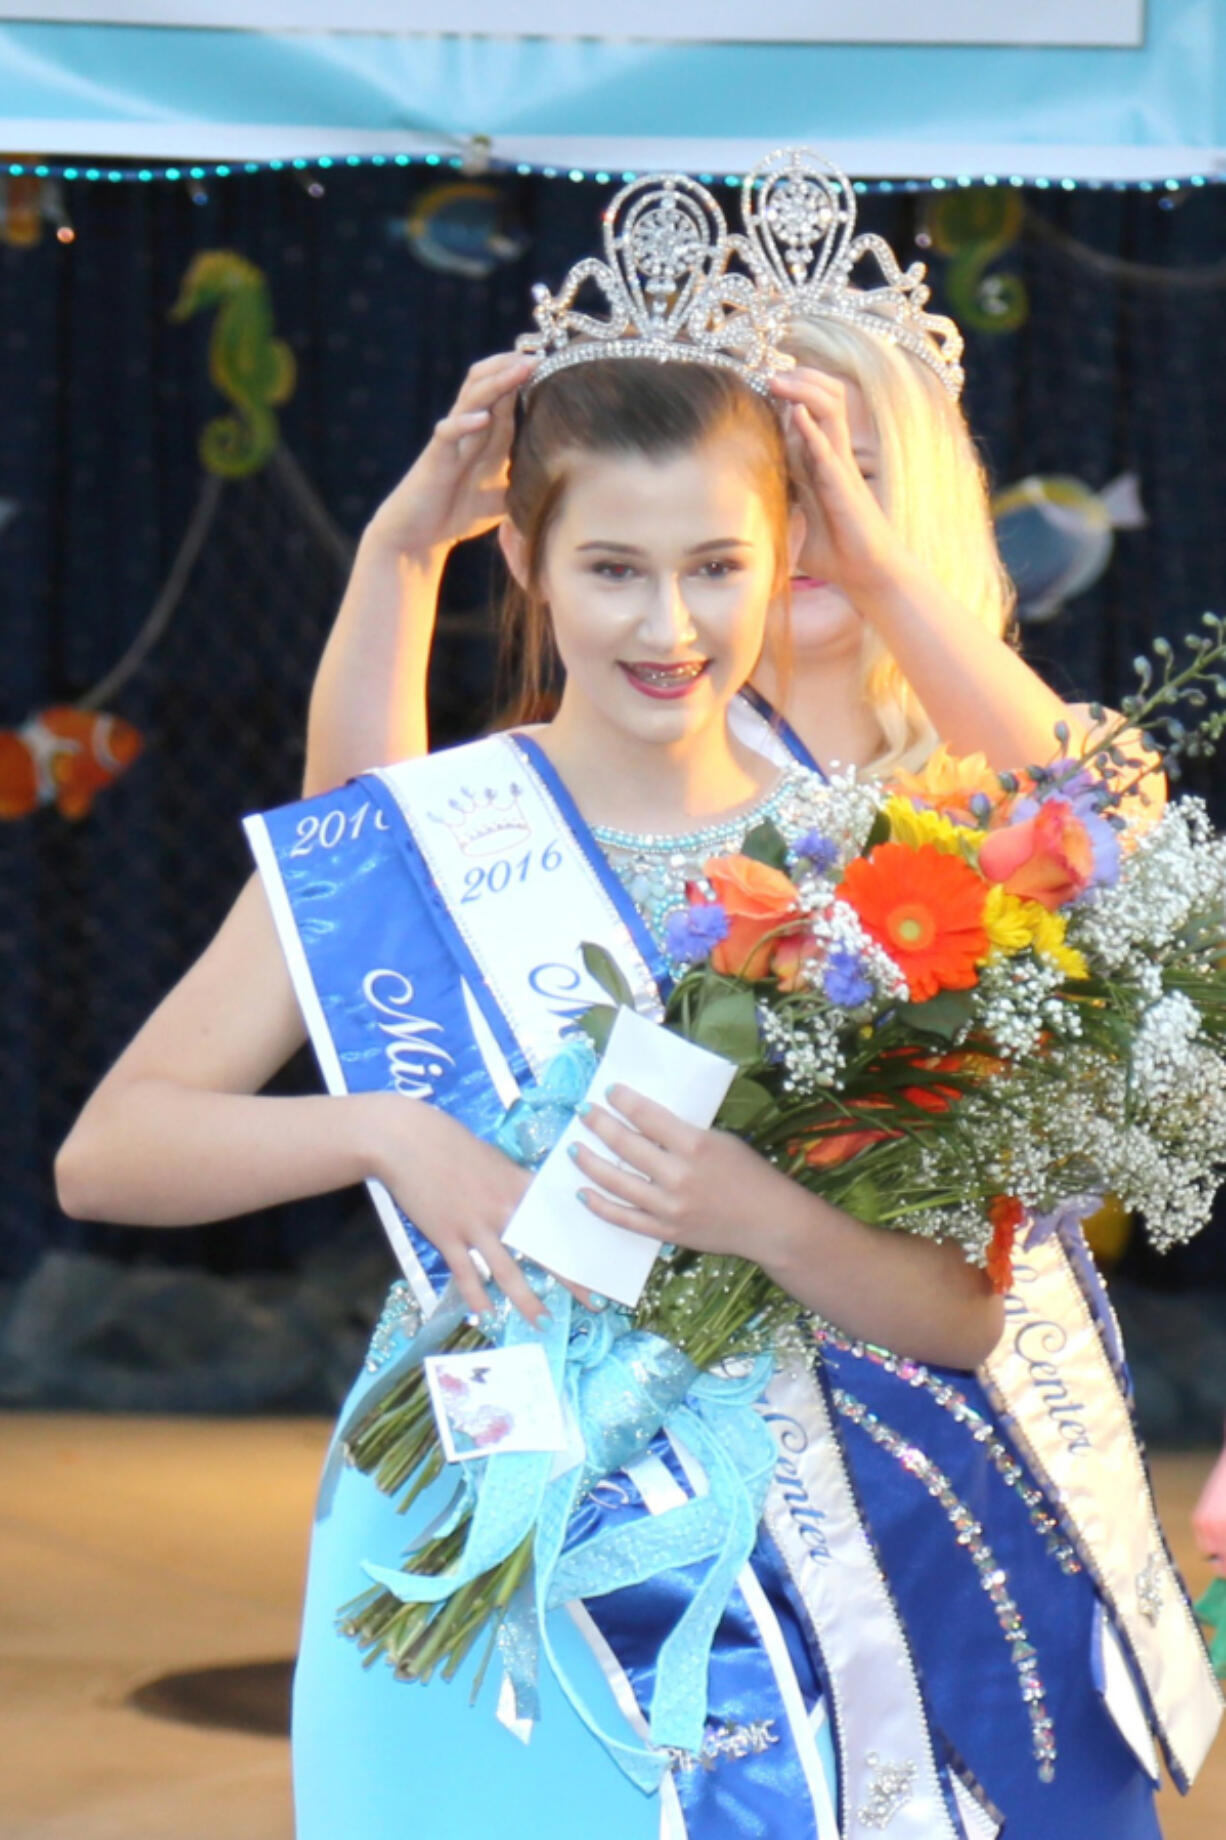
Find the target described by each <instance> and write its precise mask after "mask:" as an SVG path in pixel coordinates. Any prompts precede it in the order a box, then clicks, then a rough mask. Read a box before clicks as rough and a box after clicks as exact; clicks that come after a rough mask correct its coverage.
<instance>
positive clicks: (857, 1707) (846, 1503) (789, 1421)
mask: <svg viewBox="0 0 1226 1840" xmlns="http://www.w3.org/2000/svg"><path fill="white" fill-rule="evenodd" d="M763 1411H764V1416H765V1418H766V1420H767V1423H768V1424H770V1426H771V1428H772V1429H773V1431H774V1433H775V1438H776V1441H777V1442H778V1445H779V1453H780V1454H779V1467H778V1469H777V1470H776V1472H775V1482H774V1485H773V1487H772V1488H771V1491H770V1494H769V1496H768V1497H767V1502H766V1514H765V1525H766V1529H767V1531H768V1533H769V1534H770V1536H771V1538H772V1539H773V1540H774V1542H775V1545H776V1547H777V1548H778V1551H779V1554H780V1557H781V1558H782V1560H783V1563H784V1564H785V1566H786V1567H787V1569H788V1572H789V1573H790V1575H791V1577H792V1580H793V1582H794V1583H795V1585H796V1588H797V1590H798V1592H799V1594H800V1597H801V1599H802V1601H803V1603H804V1606H805V1609H806V1611H807V1613H808V1615H809V1616H810V1617H811V1619H812V1622H813V1627H814V1631H815V1633H816V1635H817V1639H818V1644H819V1646H820V1649H821V1652H822V1656H823V1658H824V1660H825V1662H826V1665H827V1668H828V1670H829V1674H830V1679H831V1683H832V1687H833V1693H834V1700H835V1704H834V1708H833V1725H834V1734H835V1742H836V1745H837V1749H838V1754H839V1766H840V1768H839V1775H840V1779H841V1784H842V1800H843V1833H844V1835H846V1836H848V1837H850V1836H853V1835H859V1834H868V1833H870V1832H876V1831H880V1830H881V1829H882V1828H884V1827H885V1826H886V1825H887V1823H888V1826H889V1830H890V1834H891V1836H893V1837H894V1840H951V1837H952V1836H957V1840H962V1834H963V1830H962V1829H961V1828H960V1827H959V1826H958V1824H957V1823H956V1822H955V1820H954V1818H953V1816H952V1815H951V1814H950V1811H949V1808H948V1806H947V1804H946V1800H945V1795H944V1792H943V1789H942V1784H941V1777H940V1773H939V1770H938V1766H937V1760H936V1757H935V1755H934V1752H933V1747H932V1739H931V1737H930V1735H929V1732H928V1725H927V1720H926V1718H925V1715H924V1708H923V1701H922V1699H921V1696H920V1689H919V1682H918V1680H917V1678H916V1673H915V1667H914V1664H913V1662H912V1659H911V1651H910V1648H909V1646H908V1643H907V1638H906V1636H905V1634H904V1632H903V1628H902V1624H901V1622H900V1620H899V1616H898V1611H897V1609H896V1608H895V1605H894V1600H893V1598H892V1597H891V1595H890V1592H889V1588H888V1586H887V1585H886V1582H885V1579H884V1578H883V1576H882V1573H881V1568H880V1566H879V1565H878V1563H877V1560H876V1556H875V1554H874V1552H873V1549H872V1546H871V1544H870V1542H869V1540H868V1537H867V1535H866V1534H865V1531H864V1527H863V1524H862V1522H861V1520H860V1515H859V1511H858V1509H857V1507H856V1503H855V1497H854V1495H853V1494H852V1490H851V1485H850V1482H849V1480H848V1476H847V1471H846V1467H845V1465H844V1461H843V1453H842V1450H841V1448H840V1445H839V1440H838V1436H837V1434H836V1432H835V1429H834V1426H833V1424H832V1423H831V1419H830V1412H829V1408H828V1406H827V1404H826V1397H825V1394H824V1392H823V1391H822V1388H821V1387H820V1385H819V1384H818V1383H817V1381H816V1380H814V1378H813V1377H812V1375H810V1374H789V1373H786V1372H785V1373H781V1374H777V1375H776V1376H775V1378H774V1380H772V1382H771V1384H770V1388H769V1390H768V1392H767V1395H766V1400H765V1403H764V1407H763ZM959 1800H960V1804H961V1800H962V1798H959ZM965 1803H966V1806H965V1807H964V1808H961V1810H960V1811H961V1812H962V1813H963V1815H964V1817H965V1818H966V1827H965V1832H966V1833H967V1834H969V1835H972V1836H974V1840H980V1836H982V1837H983V1840H992V1836H994V1835H995V1834H996V1833H997V1832H998V1831H999V1828H998V1825H997V1823H996V1822H995V1821H994V1820H992V1819H991V1817H990V1816H989V1815H988V1814H987V1813H986V1811H985V1810H984V1809H982V1808H981V1807H979V1806H978V1804H977V1803H975V1802H974V1800H973V1798H972V1797H971V1796H970V1795H969V1794H967V1795H966V1796H965Z"/></svg>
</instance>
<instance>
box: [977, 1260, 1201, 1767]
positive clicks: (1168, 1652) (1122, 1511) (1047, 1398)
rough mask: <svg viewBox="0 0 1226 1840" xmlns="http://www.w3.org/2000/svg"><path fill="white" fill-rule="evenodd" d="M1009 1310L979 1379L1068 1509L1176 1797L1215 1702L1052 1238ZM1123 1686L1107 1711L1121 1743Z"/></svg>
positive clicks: (1111, 1375) (1023, 1277) (1193, 1627)
mask: <svg viewBox="0 0 1226 1840" xmlns="http://www.w3.org/2000/svg"><path fill="white" fill-rule="evenodd" d="M1005 1312H1006V1316H1005V1332H1004V1334H1003V1336H1002V1337H1001V1339H1000V1342H999V1343H998V1344H997V1346H996V1348H995V1349H994V1350H993V1352H992V1354H991V1355H990V1356H989V1357H988V1359H987V1361H986V1362H985V1363H984V1365H983V1367H982V1368H981V1369H980V1377H981V1379H982V1380H983V1382H984V1384H985V1386H986V1387H987V1389H988V1391H989V1392H990V1393H991V1395H992V1397H993V1399H994V1401H995V1403H996V1405H997V1408H998V1410H999V1411H1000V1412H1001V1414H1002V1416H1003V1417H1004V1418H1005V1419H1006V1421H1007V1422H1008V1424H1009V1427H1010V1430H1011V1432H1012V1434H1013V1435H1014V1437H1015V1438H1016V1440H1017V1442H1018V1444H1019V1445H1020V1446H1021V1449H1022V1451H1023V1453H1024V1455H1025V1456H1026V1457H1027V1458H1028V1459H1029V1462H1030V1466H1031V1468H1032V1469H1033V1470H1034V1471H1035V1473H1036V1474H1037V1475H1038V1476H1039V1477H1040V1478H1043V1479H1045V1480H1046V1481H1047V1483H1048V1485H1049V1487H1050V1489H1051V1491H1052V1494H1053V1499H1054V1500H1055V1501H1056V1502H1057V1503H1058V1504H1059V1505H1060V1507H1062V1509H1063V1511H1064V1514H1065V1516H1066V1518H1067V1520H1068V1522H1069V1524H1070V1526H1071V1529H1072V1531H1073V1533H1074V1534H1075V1536H1076V1539H1077V1543H1078V1545H1079V1547H1080V1549H1081V1552H1082V1554H1083V1556H1084V1557H1085V1558H1086V1560H1087V1561H1088V1563H1089V1565H1090V1567H1091V1571H1092V1574H1093V1576H1094V1579H1095V1582H1096V1583H1097V1585H1098V1587H1099V1589H1100V1590H1101V1591H1102V1593H1103V1596H1104V1598H1105V1599H1106V1602H1107V1604H1108V1605H1109V1606H1110V1608H1111V1610H1112V1611H1113V1613H1114V1617H1115V1621H1116V1623H1117V1626H1118V1628H1119V1630H1120V1632H1121V1634H1122V1636H1123V1638H1124V1641H1125V1643H1126V1644H1127V1647H1128V1648H1129V1649H1130V1650H1131V1653H1132V1656H1133V1659H1134V1661H1135V1663H1136V1665H1137V1668H1138V1669H1139V1671H1140V1674H1141V1677H1142V1680H1143V1681H1144V1684H1145V1688H1146V1691H1147V1693H1148V1696H1149V1701H1150V1707H1151V1711H1152V1715H1153V1717H1154V1719H1155V1721H1156V1723H1157V1726H1158V1729H1159V1731H1160V1733H1161V1735H1162V1737H1163V1739H1164V1742H1165V1744H1166V1748H1167V1752H1168V1757H1169V1761H1170V1766H1171V1774H1172V1775H1173V1776H1174V1778H1175V1780H1176V1782H1177V1783H1178V1784H1179V1786H1180V1787H1181V1788H1184V1787H1186V1786H1187V1784H1188V1783H1190V1782H1191V1781H1192V1779H1193V1778H1194V1777H1195V1775H1196V1773H1197V1771H1198V1770H1199V1768H1200V1766H1201V1764H1202V1763H1203V1762H1204V1759H1205V1756H1206V1753H1207V1752H1208V1750H1209V1746H1210V1745H1211V1744H1212V1742H1213V1738H1214V1734H1215V1733H1216V1731H1217V1727H1218V1722H1219V1720H1220V1719H1221V1716H1222V1695H1221V1691H1220V1689H1219V1687H1218V1684H1217V1681H1216V1680H1215V1679H1214V1676H1213V1671H1212V1668H1211V1667H1210V1665H1209V1660H1208V1656H1207V1654H1206V1652H1205V1644H1204V1640H1203V1638H1202V1636H1201V1633H1200V1629H1199V1627H1198V1626H1197V1623H1196V1621H1195V1618H1194V1617H1193V1615H1192V1610H1191V1607H1190V1605H1189V1603H1188V1599H1187V1596H1186V1593H1185V1591H1184V1588H1183V1584H1182V1582H1181V1580H1180V1578H1179V1576H1178V1574H1177V1572H1176V1571H1175V1568H1174V1566H1173V1565H1172V1563H1171V1559H1170V1555H1169V1553H1168V1552H1167V1547H1166V1541H1165V1539H1164V1537H1163V1534H1162V1529H1161V1527H1160V1525H1159V1522H1158V1516H1157V1512H1156V1509H1155V1507H1154V1499H1153V1494H1152V1491H1151V1488H1150V1481H1149V1474H1148V1471H1147V1469H1146V1466H1145V1459H1144V1457H1143V1456H1142V1454H1141V1451H1140V1449H1139V1447H1138V1444H1137V1440H1136V1436H1135V1434H1134V1431H1133V1425H1132V1415H1131V1413H1130V1411H1129V1409H1128V1403H1127V1401H1126V1400H1125V1399H1124V1397H1123V1395H1122V1393H1121V1391H1120V1386H1119V1381H1118V1379H1117V1377H1116V1374H1115V1370H1114V1369H1113V1367H1112V1365H1111V1362H1110V1361H1109V1359H1108V1358H1107V1352H1106V1350H1105V1348H1104V1347H1103V1343H1102V1337H1101V1334H1100V1331H1099V1328H1098V1325H1097V1324H1096V1322H1095V1320H1094V1317H1093V1314H1092V1313H1091V1311H1090V1308H1089V1305H1088V1304H1087V1302H1086V1299H1085V1297H1084V1295H1083V1294H1082V1290H1081V1286H1080V1285H1079V1284H1078V1283H1077V1280H1076V1277H1075V1275H1074V1273H1073V1271H1072V1268H1071V1266H1070V1263H1069V1259H1068V1256H1067V1254H1066V1253H1065V1250H1064V1248H1063V1246H1061V1244H1060V1242H1059V1240H1058V1239H1057V1238H1055V1236H1053V1237H1052V1238H1051V1239H1049V1240H1048V1241H1046V1242H1045V1243H1044V1244H1043V1245H1041V1246H1037V1247H1036V1248H1035V1249H1034V1250H1033V1251H1030V1252H1027V1253H1026V1254H1025V1256H1024V1258H1022V1259H1020V1260H1018V1261H1017V1262H1016V1263H1015V1265H1014V1280H1013V1289H1012V1290H1011V1292H1010V1293H1009V1295H1008V1297H1007V1298H1006V1300H1005ZM1122 1687H1123V1683H1122V1682H1120V1683H1119V1684H1118V1685H1117V1687H1116V1689H1115V1691H1114V1692H1111V1693H1109V1694H1108V1704H1110V1705H1112V1706H1113V1710H1115V1711H1116V1714H1117V1720H1118V1722H1119V1724H1120V1726H1121V1729H1123V1730H1124V1735H1125V1736H1126V1737H1127V1736H1128V1735H1129V1734H1128V1729H1127V1727H1128V1724H1129V1710H1130V1709H1129V1707H1128V1701H1127V1695H1126V1693H1123V1692H1122Z"/></svg>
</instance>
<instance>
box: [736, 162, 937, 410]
mask: <svg viewBox="0 0 1226 1840" xmlns="http://www.w3.org/2000/svg"><path fill="white" fill-rule="evenodd" d="M741 212H742V217H743V220H744V224H745V237H744V240H743V249H742V254H743V257H744V260H745V262H746V264H747V265H748V267H749V268H750V270H751V271H752V273H753V274H754V275H755V276H756V277H757V280H758V283H759V286H761V287H762V288H765V289H770V288H773V289H775V290H777V291H778V294H779V295H780V296H782V298H783V299H784V300H785V301H786V302H787V311H788V317H789V319H799V320H805V319H824V318H829V319H841V320H846V321H847V322H848V323H849V324H850V325H853V326H859V327H862V328H863V329H864V330H865V331H867V332H871V333H873V334H875V335H876V337H877V338H880V339H885V340H886V341H887V342H888V343H890V344H892V345H901V346H903V347H904V348H905V349H906V350H907V351H909V352H911V353H912V354H913V355H914V356H915V357H917V358H919V359H920V360H921V362H922V363H924V364H926V365H927V366H928V368H929V370H931V371H933V372H935V374H936V375H937V376H938V377H939V378H940V380H941V382H942V383H943V384H944V386H945V388H946V389H947V390H948V391H949V394H950V395H951V396H952V397H953V398H954V399H955V400H956V399H957V397H958V395H959V394H960V392H961V389H962V383H963V378H964V375H965V373H964V372H963V369H962V365H961V362H960V360H961V357H962V334H961V333H960V332H959V331H958V328H957V327H956V326H955V325H954V322H953V321H952V320H951V319H946V318H945V317H944V316H943V315H942V314H939V313H927V312H925V311H924V309H925V307H926V305H927V302H928V298H929V294H930V289H929V288H928V287H927V285H926V284H925V281H924V275H925V273H926V272H927V271H926V270H925V267H924V264H923V263H922V262H913V263H912V264H911V266H910V268H908V269H906V270H905V271H904V270H903V269H901V268H900V267H899V266H898V262H897V260H896V259H895V256H894V251H893V250H892V249H891V248H890V245H889V244H888V243H887V242H886V241H885V240H884V238H883V237H880V236H873V235H870V234H867V233H865V234H863V235H860V236H856V235H855V234H854V233H855V228H856V194H855V189H854V188H853V186H852V183H851V180H850V179H849V178H848V177H847V175H846V173H843V172H840V171H839V169H838V167H837V166H834V165H832V164H831V162H830V161H829V160H824V159H823V158H822V157H821V155H820V154H817V153H814V152H813V151H812V150H811V149H810V148H808V147H785V148H782V149H780V151H778V152H777V153H771V154H768V155H767V157H766V158H765V159H764V160H760V161H759V162H758V164H757V165H756V166H755V167H754V169H753V171H752V172H751V173H748V174H747V175H746V178H745V181H744V184H743V185H742V187H741ZM866 257H871V258H872V259H873V261H874V262H875V264H876V267H877V277H876V280H875V281H874V282H873V283H872V284H871V285H870V284H868V283H867V282H865V281H861V282H859V283H853V281H852V274H853V271H854V270H855V269H856V268H857V267H858V266H859V264H860V263H861V262H862V261H863V260H864V259H865V258H866Z"/></svg>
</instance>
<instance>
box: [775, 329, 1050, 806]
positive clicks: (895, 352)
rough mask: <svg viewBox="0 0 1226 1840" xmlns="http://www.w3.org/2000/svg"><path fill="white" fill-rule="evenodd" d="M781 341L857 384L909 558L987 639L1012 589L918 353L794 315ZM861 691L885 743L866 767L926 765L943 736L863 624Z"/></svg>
mask: <svg viewBox="0 0 1226 1840" xmlns="http://www.w3.org/2000/svg"><path fill="white" fill-rule="evenodd" d="M787 348H788V349H789V350H790V351H791V352H792V353H793V355H794V356H795V357H796V358H798V359H799V361H800V362H801V363H802V364H807V365H812V366H813V367H814V368H815V369H817V370H823V371H829V372H831V373H832V374H833V375H835V376H837V377H841V378H843V379H845V380H847V381H850V382H852V383H856V384H858V385H859V387H860V389H861V390H862V391H863V394H864V400H865V403H866V404H867V407H868V411H869V414H870V415H871V416H872V419H873V423H874V426H875V428H876V431H877V438H878V442H879V446H880V480H879V484H878V488H877V489H878V492H879V494H880V497H881V502H882V505H883V506H884V509H885V513H886V516H887V517H888V518H889V520H890V523H891V524H892V525H893V526H894V528H895V530H896V531H897V532H898V534H899V536H900V538H901V539H902V541H903V543H904V544H905V545H906V547H907V548H908V549H909V550H910V551H911V553H912V555H914V556H916V557H917V558H918V560H919V561H920V562H921V563H922V564H923V565H924V566H925V567H926V568H928V569H929V570H931V572H932V574H933V575H935V576H936V578H937V580H938V581H939V582H940V583H941V584H942V586H943V587H944V588H946V589H947V590H948V591H949V593H950V594H952V595H953V596H954V598H955V599H956V600H958V601H960V602H961V604H962V605H963V606H964V607H966V608H968V609H969V610H970V612H972V613H973V614H974V615H975V617H976V618H977V619H978V620H980V621H981V622H982V624H983V627H984V630H985V631H986V632H990V633H991V634H992V635H993V636H994V637H1000V636H1002V635H1003V634H1004V633H1005V632H1006V631H1007V630H1008V627H1009V625H1010V621H1011V618H1012V614H1013V603H1014V598H1015V597H1014V590H1013V585H1012V583H1011V582H1010V580H1009V577H1008V575H1007V574H1006V573H1005V568H1004V564H1003V563H1002V562H1001V559H1000V555H999V552H998V550H997V548H996V538H995V534H994V532H993V528H992V514H991V509H990V505H989V500H988V486H987V479H986V477H985V474H984V469H983V465H982V462H981V461H980V458H979V455H978V453H977V452H976V450H975V444H974V442H973V440H972V438H971V432H970V429H969V428H968V427H967V424H966V417H965V416H964V415H963V413H962V411H961V409H960V408H959V407H958V405H957V404H956V403H955V402H954V401H953V400H952V398H951V397H950V396H949V395H948V393H947V392H946V390H945V387H944V385H943V384H942V383H941V381H940V379H939V378H938V377H937V376H936V375H935V374H934V373H933V372H931V371H930V370H929V369H928V367H927V365H925V364H924V363H922V362H921V361H920V360H919V359H917V358H913V357H911V356H910V355H909V354H908V353H907V352H905V351H902V350H900V349H899V347H898V346H896V345H891V344H889V343H888V342H887V341H886V339H885V338H878V337H877V336H876V335H875V334H874V333H871V332H865V331H862V330H861V329H860V328H859V327H858V326H851V325H846V324H842V323H840V322H839V321H838V320H834V319H822V320H819V319H816V318H815V319H812V320H807V319H805V320H802V319H796V320H793V322H792V325H791V328H790V330H789V333H788V338H787ZM862 672H863V676H862V683H863V690H864V696H865V698H866V700H867V701H868V703H869V704H870V706H871V707H872V710H873V712H874V714H875V715H876V717H877V721H878V723H879V724H880V727H881V732H882V735H883V737H884V746H883V747H882V749H881V752H880V753H879V754H878V755H877V756H876V758H875V759H874V760H872V761H871V762H870V763H869V766H868V771H870V772H871V773H873V774H875V775H879V776H882V777H884V776H885V775H887V774H889V773H892V772H894V771H895V770H897V769H899V768H902V769H904V770H913V769H915V768H917V767H919V766H921V765H922V764H923V762H924V761H925V760H926V759H927V758H928V756H929V755H930V754H931V753H932V752H933V750H934V748H936V747H937V746H938V745H939V741H940V737H939V736H938V734H937V732H936V730H935V729H934V728H933V726H932V723H931V722H930V721H929V720H928V717H927V715H926V714H925V712H924V709H923V706H922V704H921V703H920V701H919V699H918V697H917V696H916V695H915V692H914V691H913V690H912V689H911V687H910V685H909V684H908V683H907V681H906V679H905V678H904V676H903V674H902V672H901V670H900V669H899V667H898V665H897V664H896V662H895V660H894V657H893V655H892V654H891V653H890V652H889V651H888V650H887V649H886V647H885V645H884V644H883V642H882V641H881V639H879V638H878V636H877V634H876V633H875V632H873V631H872V630H871V628H868V627H867V626H866V629H865V637H864V649H863V654H862Z"/></svg>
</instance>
